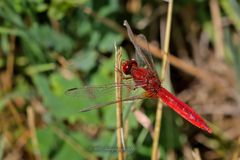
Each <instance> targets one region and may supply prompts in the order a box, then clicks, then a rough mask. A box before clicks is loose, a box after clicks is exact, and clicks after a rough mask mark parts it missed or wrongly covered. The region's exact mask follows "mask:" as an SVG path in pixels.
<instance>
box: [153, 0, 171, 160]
mask: <svg viewBox="0 0 240 160" xmlns="http://www.w3.org/2000/svg"><path fill="white" fill-rule="evenodd" d="M172 9H173V0H170V1H169V3H168V14H167V24H166V32H165V39H164V54H163V63H162V71H161V77H160V79H162V80H163V79H164V76H165V72H166V69H167V60H168V51H169V42H170V31H171V21H172ZM162 107H163V105H162V103H161V101H159V102H158V105H157V113H156V122H155V128H154V137H153V146H152V160H156V159H158V157H159V155H158V142H159V137H160V131H161V119H162Z"/></svg>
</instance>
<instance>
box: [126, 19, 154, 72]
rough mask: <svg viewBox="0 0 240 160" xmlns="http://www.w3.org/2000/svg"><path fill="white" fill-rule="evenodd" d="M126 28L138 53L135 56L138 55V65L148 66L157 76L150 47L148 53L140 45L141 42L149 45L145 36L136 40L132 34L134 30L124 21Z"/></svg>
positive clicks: (139, 36)
mask: <svg viewBox="0 0 240 160" xmlns="http://www.w3.org/2000/svg"><path fill="white" fill-rule="evenodd" d="M124 26H126V28H127V32H128V37H129V39H130V41H131V42H132V44H133V46H134V48H135V51H136V54H135V55H136V60H137V62H138V64H139V65H140V66H141V65H142V64H144V65H146V66H147V68H148V69H150V70H151V71H153V73H155V74H157V72H156V71H155V69H154V63H153V58H152V55H151V54H150V53H149V46H148V47H147V48H148V51H147V50H144V49H141V47H140V46H139V45H138V43H139V41H140V42H143V43H144V44H147V45H148V42H147V40H146V37H145V36H144V35H142V34H140V35H138V36H137V38H135V36H134V34H133V32H132V29H131V27H130V26H129V24H128V22H127V21H126V20H125V21H124ZM137 42H138V43H137Z"/></svg>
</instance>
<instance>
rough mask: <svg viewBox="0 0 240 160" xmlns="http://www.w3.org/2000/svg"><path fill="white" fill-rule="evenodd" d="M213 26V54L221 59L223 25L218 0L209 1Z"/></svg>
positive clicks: (222, 56) (222, 54) (222, 52)
mask: <svg viewBox="0 0 240 160" xmlns="http://www.w3.org/2000/svg"><path fill="white" fill-rule="evenodd" d="M209 6H210V11H211V15H212V21H213V28H214V39H215V41H214V48H215V56H216V57H217V58H218V59H220V60H222V59H223V58H224V42H223V27H222V19H221V13H220V8H219V3H218V0H210V1H209Z"/></svg>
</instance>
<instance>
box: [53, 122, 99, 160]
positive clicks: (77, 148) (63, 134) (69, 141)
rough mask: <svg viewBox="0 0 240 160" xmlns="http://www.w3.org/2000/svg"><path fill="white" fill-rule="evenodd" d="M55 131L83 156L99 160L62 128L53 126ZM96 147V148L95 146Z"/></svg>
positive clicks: (91, 159)
mask: <svg viewBox="0 0 240 160" xmlns="http://www.w3.org/2000/svg"><path fill="white" fill-rule="evenodd" d="M51 129H52V130H53V132H54V133H55V134H56V135H57V136H58V137H59V138H61V139H63V140H64V141H65V142H66V143H67V144H68V145H69V146H71V147H72V148H73V149H74V150H75V151H76V152H77V153H78V154H79V155H81V157H84V158H85V159H90V160H97V158H95V156H94V155H93V154H92V153H90V152H88V151H86V150H85V149H83V148H82V146H80V145H79V144H78V143H77V142H76V141H75V140H73V139H72V138H71V137H69V136H68V135H66V134H65V133H64V132H63V131H62V130H61V129H59V128H57V127H54V126H53V127H51ZM93 149H94V148H93Z"/></svg>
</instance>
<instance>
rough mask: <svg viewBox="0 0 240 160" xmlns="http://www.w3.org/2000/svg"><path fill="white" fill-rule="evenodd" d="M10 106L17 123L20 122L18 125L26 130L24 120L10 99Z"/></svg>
mask: <svg viewBox="0 0 240 160" xmlns="http://www.w3.org/2000/svg"><path fill="white" fill-rule="evenodd" d="M7 106H8V108H9V111H10V112H11V113H12V115H13V117H14V119H15V120H16V123H17V124H18V127H19V128H20V129H23V130H24V126H23V123H22V122H23V120H22V118H21V116H20V115H19V113H18V111H17V109H16V108H15V106H14V104H13V103H12V102H11V101H9V102H8V104H7Z"/></svg>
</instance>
